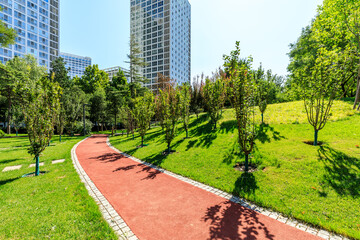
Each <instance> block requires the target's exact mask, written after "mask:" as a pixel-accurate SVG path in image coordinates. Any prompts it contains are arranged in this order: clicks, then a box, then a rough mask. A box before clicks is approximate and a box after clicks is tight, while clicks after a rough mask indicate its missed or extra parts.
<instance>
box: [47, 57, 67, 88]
mask: <svg viewBox="0 0 360 240" xmlns="http://www.w3.org/2000/svg"><path fill="white" fill-rule="evenodd" d="M69 71H70V69H69V68H66V66H65V62H64V59H63V58H61V57H58V58H55V59H54V60H53V61H52V62H51V63H50V72H49V78H52V79H53V81H55V82H57V83H59V85H60V87H62V88H63V89H65V88H69V87H71V86H72V82H71V79H70V76H69Z"/></svg>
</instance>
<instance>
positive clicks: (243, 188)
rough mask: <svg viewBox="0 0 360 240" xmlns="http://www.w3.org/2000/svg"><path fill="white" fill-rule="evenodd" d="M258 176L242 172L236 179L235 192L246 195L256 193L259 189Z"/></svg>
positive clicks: (238, 194)
mask: <svg viewBox="0 0 360 240" xmlns="http://www.w3.org/2000/svg"><path fill="white" fill-rule="evenodd" d="M258 188H259V187H258V185H257V182H256V178H255V176H254V174H253V173H246V172H244V173H242V174H241V176H240V177H239V178H238V179H237V180H236V182H235V186H234V190H233V194H234V195H237V196H245V195H248V194H254V193H255V190H256V189H258Z"/></svg>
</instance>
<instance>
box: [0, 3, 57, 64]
mask: <svg viewBox="0 0 360 240" xmlns="http://www.w3.org/2000/svg"><path fill="white" fill-rule="evenodd" d="M59 1H60V0H0V7H1V8H2V9H3V10H2V11H1V12H0V19H1V20H3V21H4V23H5V24H6V25H7V26H8V27H11V28H14V29H15V30H16V31H17V34H18V36H17V38H16V44H14V45H12V46H9V47H8V48H0V61H1V62H2V63H5V62H7V61H8V60H10V59H11V58H13V57H14V56H23V55H25V54H32V55H34V56H35V57H36V59H37V60H38V63H39V64H40V65H42V66H47V67H49V66H50V62H51V61H52V60H53V59H54V58H56V57H57V56H58V55H59V16H60V15H59Z"/></svg>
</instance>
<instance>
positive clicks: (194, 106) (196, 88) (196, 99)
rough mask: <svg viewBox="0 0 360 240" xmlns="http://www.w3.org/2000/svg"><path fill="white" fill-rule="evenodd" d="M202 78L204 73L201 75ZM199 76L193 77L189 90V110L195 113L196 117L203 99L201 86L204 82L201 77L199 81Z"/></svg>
mask: <svg viewBox="0 0 360 240" xmlns="http://www.w3.org/2000/svg"><path fill="white" fill-rule="evenodd" d="M201 76H202V78H203V76H204V74H202V75H201ZM199 77H200V76H197V77H195V78H194V81H193V82H192V85H191V88H190V91H191V100H190V110H191V111H192V112H193V113H195V114H196V117H198V116H199V113H200V112H201V111H202V109H203V108H204V106H203V104H204V100H203V87H204V82H203V79H201V81H199Z"/></svg>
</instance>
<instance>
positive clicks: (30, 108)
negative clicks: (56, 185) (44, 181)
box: [16, 75, 61, 176]
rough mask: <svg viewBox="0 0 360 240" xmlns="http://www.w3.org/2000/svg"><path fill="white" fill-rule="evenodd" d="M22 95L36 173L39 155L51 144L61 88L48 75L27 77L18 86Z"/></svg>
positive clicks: (37, 172) (18, 90) (30, 149)
mask: <svg viewBox="0 0 360 240" xmlns="http://www.w3.org/2000/svg"><path fill="white" fill-rule="evenodd" d="M16 91H17V92H18V94H20V95H21V96H23V97H22V99H21V104H22V111H23V114H24V119H25V125H26V129H27V133H28V137H29V141H30V148H29V153H30V154H31V155H33V156H35V159H36V166H35V175H36V176H38V175H39V174H40V171H39V157H40V154H41V153H42V152H43V151H44V150H45V148H46V147H47V146H48V145H49V143H50V140H51V138H52V136H53V133H54V124H55V122H56V118H57V115H58V112H59V109H60V95H61V88H60V86H59V84H58V83H55V82H53V81H51V80H50V79H49V78H48V77H47V76H45V75H44V76H43V77H40V78H39V79H34V81H31V80H30V79H29V78H26V81H22V82H20V83H19V85H18V86H17V90H16Z"/></svg>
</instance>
